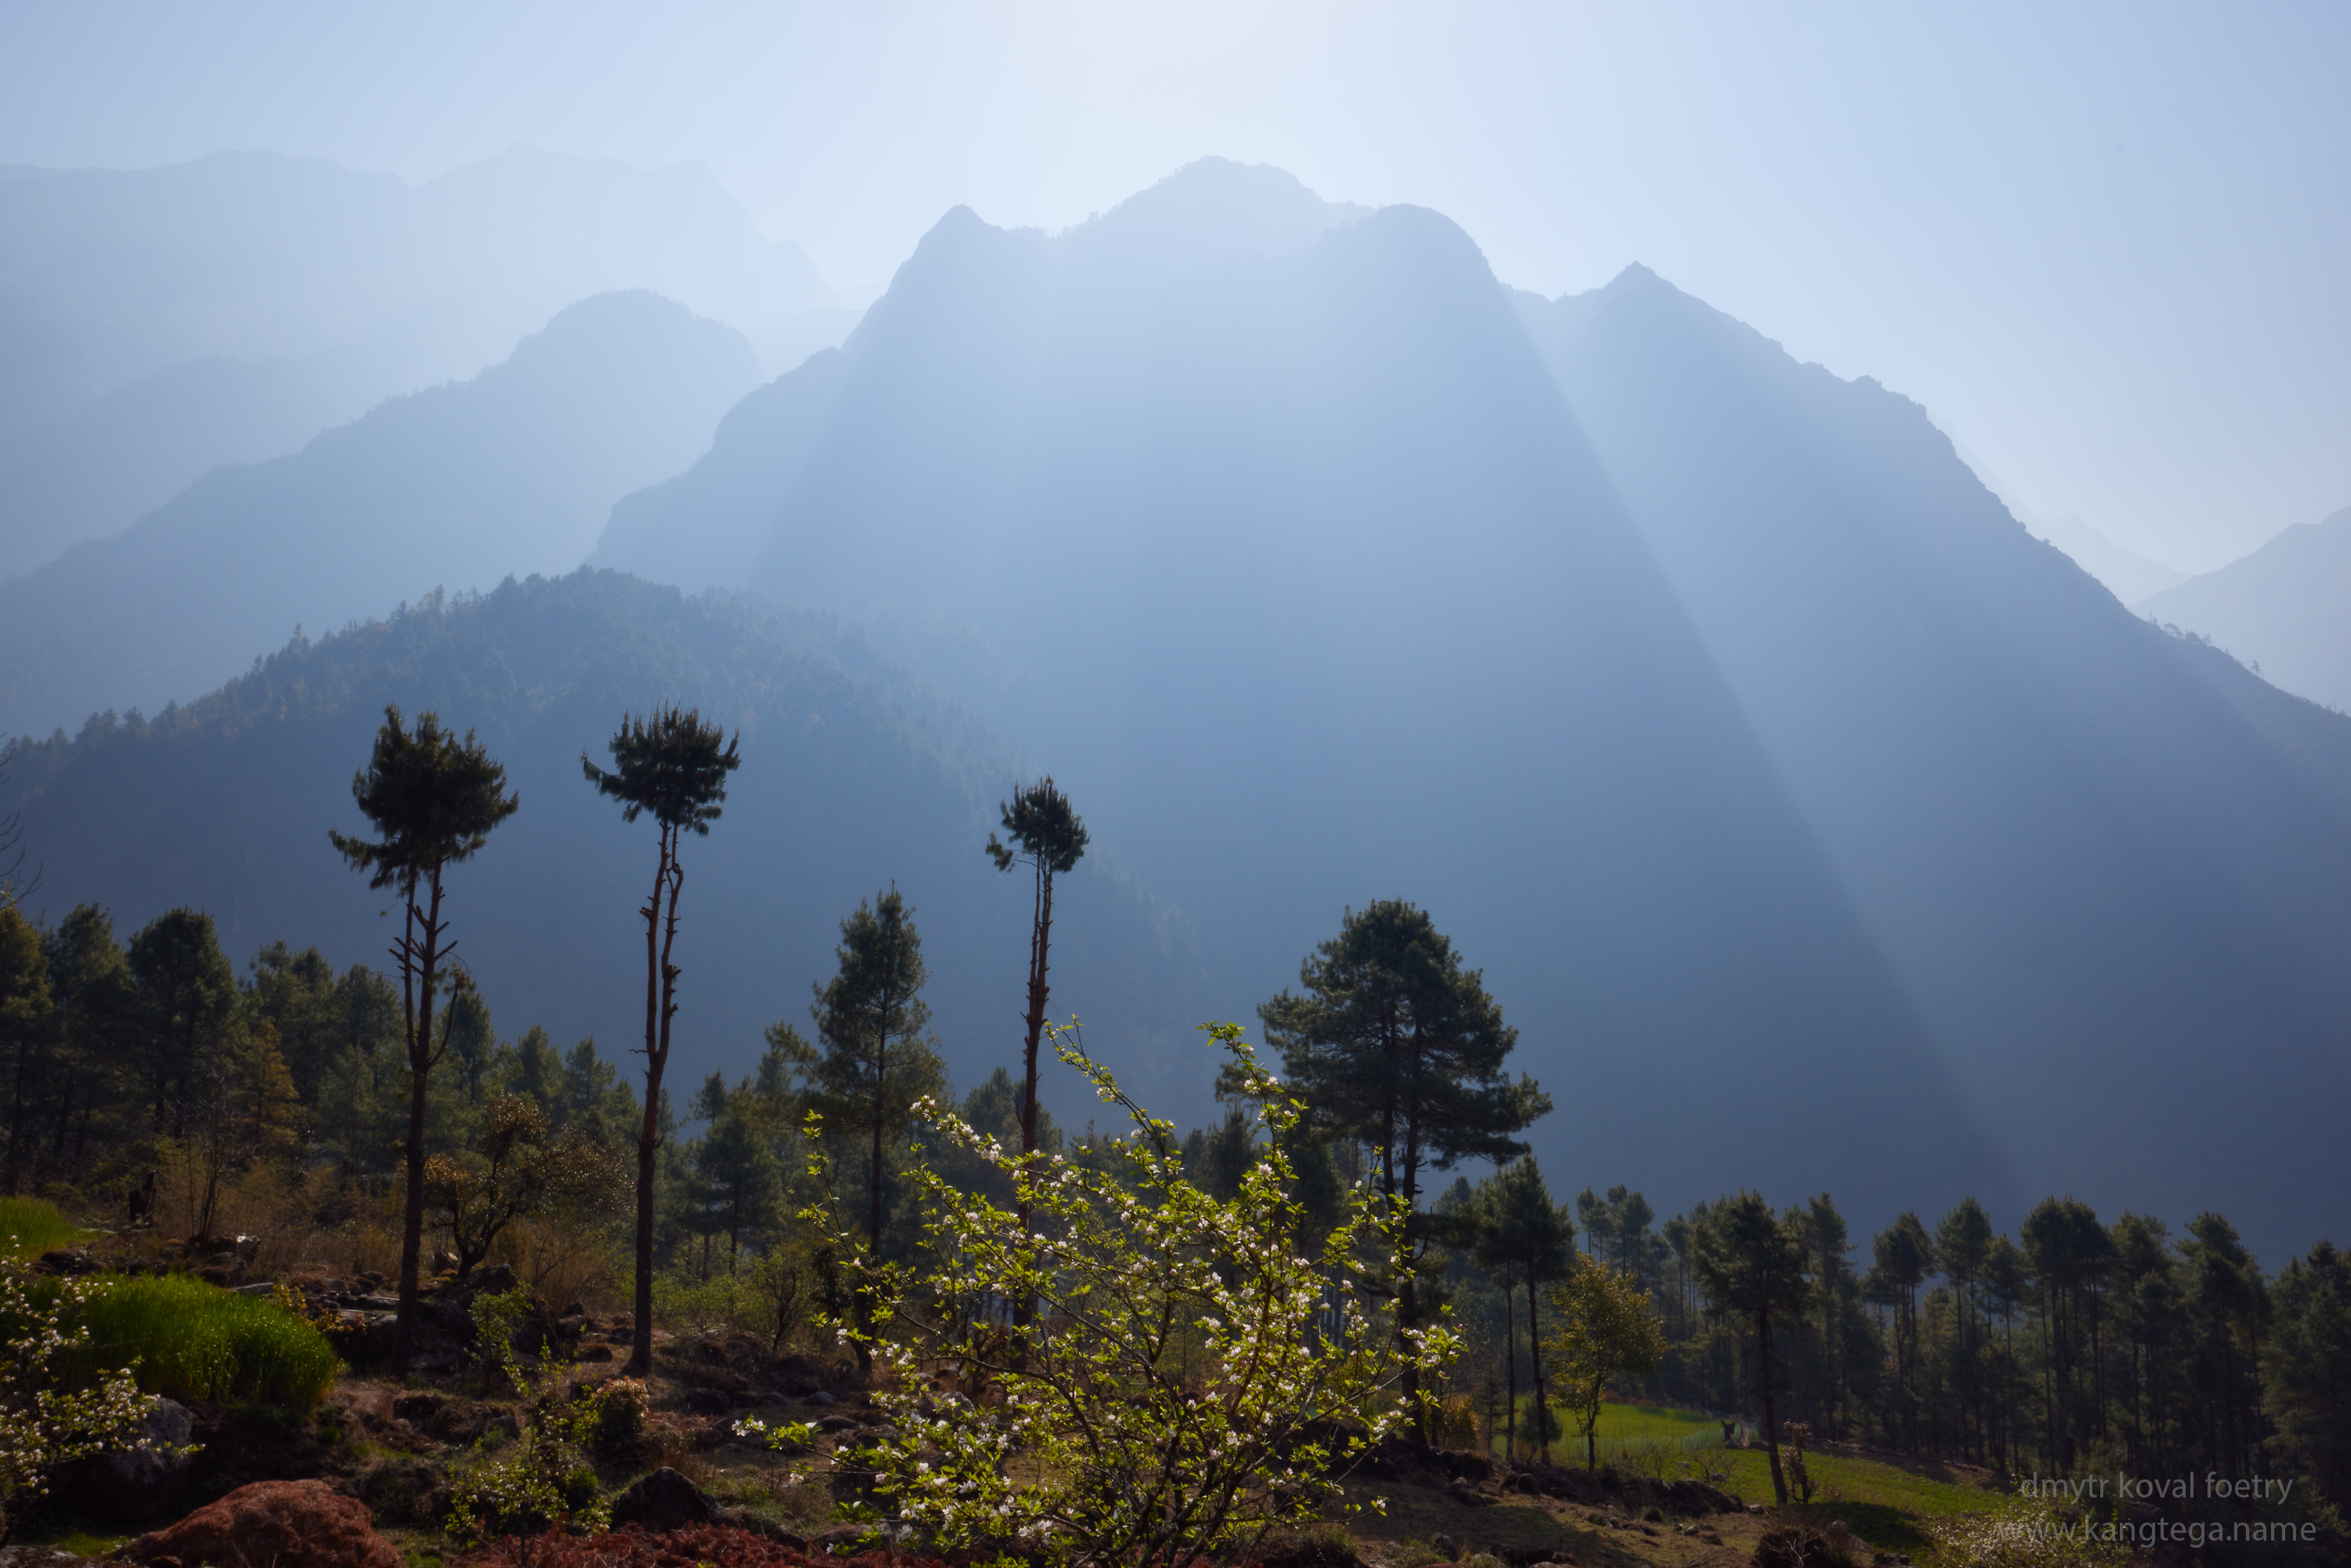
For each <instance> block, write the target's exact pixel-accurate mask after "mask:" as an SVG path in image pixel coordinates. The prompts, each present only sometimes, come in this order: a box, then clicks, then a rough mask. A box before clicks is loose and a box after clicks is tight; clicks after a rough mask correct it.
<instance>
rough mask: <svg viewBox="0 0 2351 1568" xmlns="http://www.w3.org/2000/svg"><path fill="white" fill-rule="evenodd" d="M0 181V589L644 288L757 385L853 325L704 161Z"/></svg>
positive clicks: (256, 162)
mask: <svg viewBox="0 0 2351 1568" xmlns="http://www.w3.org/2000/svg"><path fill="white" fill-rule="evenodd" d="M6 175H7V177H5V178H0V576H6V575H11V574H15V573H21V572H23V571H25V570H29V569H30V568H31V567H33V566H35V565H37V564H38V563H39V562H41V561H43V560H47V559H51V558H52V557H54V556H55V555H57V553H58V552H59V551H60V550H62V549H65V548H66V547H67V546H68V545H70V544H71V543H73V542H74V541H75V540H77V539H80V538H99V537H102V536H104V535H106V534H108V533H111V532H113V531H115V530H117V529H119V528H122V527H124V526H126V525H127V524H129V523H130V522H131V521H132V520H133V519H134V518H136V517H140V516H141V515H142V514H144V513H145V512H147V511H149V510H151V509H152V508H153V507H158V506H161V505H162V503H163V502H165V501H167V500H169V499H170V498H171V497H172V496H174V495H176V494H177V493H178V492H179V491H180V490H182V489H183V488H184V487H186V486H188V485H189V484H191V483H193V481H194V480H196V479H197V478H198V477H200V476H202V475H204V473H205V472H207V471H208V470H210V469H212V468H213V467H214V466H217V465H221V464H225V463H250V462H257V461H260V460H262V459H265V458H269V457H276V456H279V455H285V454H287V453H290V452H292V451H295V450H296V449H298V447H299V446H300V445H301V444H303V442H305V441H307V440H308V438H309V437H310V436H312V435H314V434H318V433H319V431H321V430H323V429H326V428H327V427H329V426H330V425H333V424H337V423H341V422H343V421H344V420H347V419H350V418H351V417H353V416H354V415H356V414H359V413H363V412H364V411H365V410H367V409H368V408H370V407H372V406H373V405H374V404H376V403H377V402H381V401H382V400H383V399H385V398H387V397H390V396H392V395H395V394H398V393H402V392H412V391H414V390H417V389H419V388H421V387H424V386H429V385H433V384H435V383H437V382H444V381H448V380H452V379H462V378H465V377H469V376H472V375H474V374H475V373H476V372H477V371H480V370H481V369H482V368H483V367H485V366H486V365H488V364H492V363H495V362H496V361H499V360H502V359H504V358H505V357H506V356H507V354H508V353H509V352H511V351H512V350H513V348H514V345H515V342H516V340H517V339H518V338H520V337H521V336H522V335H523V334H525V333H527V332H529V331H532V330H535V329H537V328H538V327H539V326H541V325H543V324H544V323H545V322H546V321H547V319H549V317H550V316H552V315H554V314H555V313H556V312H557V311H558V310H559V309H561V308H564V307H565V306H567V305H569V304H572V303H574V302H575V301H577V300H580V299H581V298H586V297H588V296H590V295H593V294H598V293H604V292H611V291H613V290H619V289H627V288H652V289H653V290H654V291H656V292H658V293H661V294H664V295H665V296H667V297H669V298H674V299H678V300H682V301H684V303H685V304H687V305H688V306H690V307H692V308H694V309H695V310H696V311H697V312H699V313H700V314H703V315H705V316H710V317H712V318H714V319H719V320H723V321H726V323H727V324H729V325H730V326H733V327H736V328H737V329H739V330H742V331H744V332H745V333H747V335H748V336H750V337H751V338H752V340H753V342H754V347H755V348H756V349H757V350H758V351H759V352H760V353H761V354H762V355H771V356H773V358H772V359H771V360H770V361H769V362H770V365H771V369H770V372H769V373H773V371H775V370H781V369H784V368H787V367H788V366H789V365H790V364H794V363H797V362H798V361H799V359H800V358H803V357H805V356H806V355H807V354H808V353H809V352H810V351H811V350H814V349H817V348H820V347H823V346H825V345H826V344H829V343H832V342H837V341H839V340H840V336H841V333H842V332H844V331H846V330H847V327H848V323H849V322H851V321H853V320H854V319H855V317H854V313H853V312H852V311H850V310H848V309H846V308H843V305H842V302H841V298H840V297H839V296H838V295H837V294H836V293H835V292H834V291H833V290H832V289H831V288H830V287H828V286H826V284H825V283H824V282H823V280H822V279H820V277H817V275H816V272H815V270H814V268H812V267H810V265H809V262H808V259H807V257H806V256H803V255H801V254H800V252H799V248H798V247H797V246H792V245H790V244H789V243H781V244H776V243H770V242H768V241H767V240H766V239H764V238H762V237H761V236H760V235H759V234H758V232H757V230H756V229H755V228H754V227H753V225H752V224H751V222H750V219H749V217H748V216H747V214H745V213H744V211H743V209H742V207H741V205H740V204H738V203H737V202H736V201H735V199H734V198H733V197H732V196H731V195H729V194H728V193H726V191H725V190H724V189H723V188H721V187H720V186H719V185H718V183H716V181H715V180H714V179H713V178H712V177H711V175H710V173H709V172H708V171H707V170H705V169H703V168H701V167H700V166H699V165H692V164H686V165H679V166H677V167H674V168H671V169H664V170H657V171H653V172H643V171H640V170H637V169H633V168H631V167H629V166H628V165H625V164H622V163H616V162H592V161H590V160H585V159H579V158H569V157H564V156H560V155H558V154H554V153H549V152H538V151H537V150H534V149H530V148H519V147H518V148H516V149H514V150H512V151H510V152H507V153H504V154H501V155H500V156H498V157H496V158H492V159H489V160H486V161H484V162H479V163H474V164H469V165H467V166H465V167H463V168H460V169H457V170H455V171H453V172H450V173H448V174H445V175H443V176H442V177H440V178H439V179H436V180H433V181H430V182H427V183H424V184H423V185H420V186H417V187H414V188H411V187H410V186H408V185H406V184H404V183H402V182H401V181H399V180H397V179H395V178H393V177H392V176H391V175H388V174H370V173H362V172H354V171H351V170H348V169H344V168H341V167H339V166H338V165H335V164H332V163H328V162H320V161H318V160H308V159H294V158H285V157H279V156H277V155H274V154H268V153H245V152H237V153H226V152H225V153H219V154H215V155H214V156H212V157H209V158H204V159H201V160H198V161H196V162H192V163H184V164H179V165H174V166H172V167H169V168H162V169H148V170H135V171H112V170H70V171H58V170H39V169H22V168H19V169H14V170H9V171H7V172H6Z"/></svg>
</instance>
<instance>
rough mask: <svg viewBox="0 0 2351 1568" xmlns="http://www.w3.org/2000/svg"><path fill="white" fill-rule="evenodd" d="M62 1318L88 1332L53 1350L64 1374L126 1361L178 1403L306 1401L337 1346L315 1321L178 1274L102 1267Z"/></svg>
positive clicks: (124, 1365) (104, 1369)
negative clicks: (109, 1271) (63, 1349)
mask: <svg viewBox="0 0 2351 1568" xmlns="http://www.w3.org/2000/svg"><path fill="white" fill-rule="evenodd" d="M68 1324H69V1326H71V1327H74V1328H78V1329H86V1330H87V1331H88V1333H89V1337H88V1339H87V1341H86V1342H85V1343H81V1344H79V1345H77V1346H75V1347H74V1348H73V1349H72V1350H70V1351H68V1352H67V1353H65V1354H63V1355H61V1356H60V1357H59V1364H60V1366H61V1368H62V1369H63V1370H65V1371H66V1372H67V1374H68V1375H71V1376H78V1377H79V1378H81V1379H83V1380H85V1381H94V1380H96V1379H97V1378H98V1377H99V1376H100V1375H103V1374H106V1373H110V1372H117V1371H121V1370H124V1369H129V1370H130V1371H131V1375H133V1376H134V1377H135V1378H136V1379H137V1380H138V1383H139V1386H140V1387H141V1389H143V1390H144V1391H146V1392H147V1393H150V1394H161V1395H164V1396H168V1397H170V1398H172V1399H177V1400H180V1401H182V1402H183V1403H185V1402H192V1401H202V1402H204V1403H207V1404H222V1405H227V1404H258V1405H277V1406H291V1407H295V1408H308V1406H312V1405H315V1404H317V1403H318V1401H319V1398H320V1397H321V1396H324V1395H325V1393H326V1392H327V1390H328V1388H329V1386H331V1385H333V1383H334V1381H335V1371H336V1362H335V1353H334V1351H333V1349H332V1348H331V1347H330V1346H329V1344H328V1343H327V1341H326V1336H324V1335H323V1334H321V1333H319V1331H318V1330H317V1329H316V1328H314V1327H312V1326H311V1325H310V1324H308V1323H307V1322H303V1321H302V1319H300V1318H299V1317H298V1316H296V1315H295V1314H294V1313H292V1312H287V1310H286V1309H285V1308H284V1307H281V1306H279V1305H278V1304H277V1303H276V1302H275V1301H266V1300H263V1299H260V1298H257V1297H253V1296H240V1295H237V1294H235V1292H233V1291H224V1290H221V1289H219V1288H218V1287H216V1286H213V1285H208V1284H205V1283H204V1281H201V1280H193V1279H190V1278H189V1277H188V1276H186V1275H184V1274H158V1275H141V1276H128V1275H120V1274H117V1275H109V1276H106V1277H104V1278H102V1279H100V1280H99V1281H95V1282H94V1284H93V1287H92V1288H91V1290H90V1291H89V1295H88V1297H87V1298H86V1299H84V1300H83V1301H80V1302H79V1303H78V1304H77V1305H76V1306H74V1307H73V1308H72V1309H71V1310H70V1312H68Z"/></svg>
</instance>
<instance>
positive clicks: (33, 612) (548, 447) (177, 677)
mask: <svg viewBox="0 0 2351 1568" xmlns="http://www.w3.org/2000/svg"><path fill="white" fill-rule="evenodd" d="M757 380H758V366H757V363H756V361H754V359H753V357H752V354H751V350H750V348H749V346H748V345H747V344H746V343H745V342H744V341H743V339H742V337H741V335H740V334H738V333H737V332H735V331H733V330H731V329H728V328H726V327H722V326H720V325H718V324H717V323H716V322H713V321H708V320H705V319H700V318H698V317H695V316H694V315H693V314H692V313H691V312H689V311H688V310H686V308H684V306H682V305H678V304H676V303H674V302H673V301H670V300H665V299H660V298H655V297H654V296H653V295H650V294H644V293H633V294H616V295H606V296H601V297H600V298H595V299H590V300H587V301H584V302H582V303H581V304H579V305H576V306H573V307H572V308H569V309H568V310H566V311H564V312H563V313H562V314H561V315H559V316H558V317H557V318H556V319H555V320H554V321H552V322H551V323H549V325H548V326H547V327H546V329H544V330H542V331H540V332H538V333H537V334H535V335H533V336H532V337H530V338H528V339H527V340H524V342H523V343H522V345H521V346H520V347H519V348H517V350H516V351H515V353H514V355H513V356H512V357H511V358H510V359H508V360H507V361H505V362H504V363H503V364H500V365H497V366H496V367H494V368H492V369H491V370H489V371H485V372H484V373H483V374H482V375H480V376H479V377H477V378H475V380H473V381H471V382H463V383H457V384H453V385H447V386H441V387H435V388H432V389H429V390H427V391H424V392H418V393H415V394H413V395H412V396H409V397H405V398H400V399H395V400H393V401H392V402H387V403H385V404H383V405H382V406H381V407H379V408H377V409H376V410H374V411H373V412H371V413H369V414H367V415H366V416H364V417H363V418H360V419H359V420H357V421H355V422H353V423H350V424H348V425H344V426H341V427H340V428H338V429H334V430H330V431H328V432H327V433H325V434H321V435H319V437H317V438H316V439H315V440H313V441H311V442H310V443H309V444H308V445H307V446H305V447H304V448H303V450H302V451H301V452H299V453H298V454H297V455H293V456H290V457H282V458H278V459H277V460H275V461H273V462H269V463H265V464H261V465H254V466H250V467H230V468H222V469H218V470H216V471H214V473H213V474H211V475H209V476H206V477H205V478H204V480H203V481H202V482H200V483H199V484H197V485H195V486H192V487H191V488H190V489H188V490H187V491H186V492H185V493H183V495H181V496H180V497H177V498H176V499H174V500H173V501H172V503H171V504H169V505H168V506H165V507H162V508H160V509H158V510H157V511H155V512H153V513H151V514H150V515H149V516H148V517H145V518H143V519H141V521H140V522H139V523H138V524H137V525H136V526H134V527H133V528H130V529H128V530H126V531H125V532H123V533H121V534H120V535H117V536H115V537H113V538H106V539H101V540H97V541H94V542H92V543H89V544H84V545H81V546H79V547H78V548H77V549H73V550H71V551H69V552H68V553H67V554H66V555H65V556H64V557H63V558H62V559H58V560H57V561H54V562H51V563H50V564H49V565H47V566H45V567H42V568H41V569H39V570H37V571H34V572H32V573H31V574H29V575H28V576H26V577H23V578H19V579H16V580H12V581H8V582H5V583H0V728H5V729H15V730H19V731H29V732H32V733H37V734H38V733H46V732H47V731H48V730H50V729H51V728H54V727H59V726H64V727H75V726H78V724H79V723H80V722H81V720H82V719H83V718H84V717H85V716H88V715H89V714H90V713H92V712H94V711H96V710H98V709H100V708H116V709H120V708H126V707H130V706H140V707H143V708H146V709H147V710H149V711H150V712H152V711H153V710H154V709H155V708H157V707H160V706H162V705H163V704H164V703H165V702H167V701H172V700H174V699H177V700H181V701H185V700H188V699H191V698H193V697H194V696H196V695H200V694H201V693H203V692H204V691H205V690H206V689H207V688H208V687H211V686H214V685H218V684H219V683H220V682H221V681H223V680H225V679H227V678H228V677H229V676H231V675H232V674H235V673H236V672H237V671H238V670H240V669H242V668H244V667H245V666H246V664H248V663H249V662H250V661H251V660H252V658H253V657H254V655H255V653H256V652H257V650H256V647H255V644H256V642H259V643H264V644H265V645H266V643H272V642H275V641H277V640H278V639H281V638H283V637H284V636H285V635H286V634H287V633H288V632H292V631H293V630H294V629H295V627H296V626H297V625H302V626H308V627H313V628H318V629H321V630H325V629H332V628H336V627H340V626H342V625H344V624H345V623H347V622H353V621H358V620H361V619H364V618H366V617H368V616H370V615H373V614H378V613H381V612H382V611H384V610H385V609H387V608H389V605H390V604H391V603H398V602H400V601H402V600H414V599H419V598H421V597H422V596H423V595H424V594H425V593H427V592H429V591H432V590H434V589H435V588H441V587H446V588H450V589H453V590H455V589H466V588H477V587H486V586H490V585H493V584H495V583H496V582H497V581H498V580H499V579H501V578H503V577H507V576H509V575H514V576H527V575H528V574H530V573H532V572H561V571H567V570H570V569H571V568H572V567H573V566H574V565H576V564H577V563H578V561H579V560H580V557H581V556H583V555H584V554H586V553H587V550H588V549H589V547H590V545H591V544H592V543H593V541H594V539H595V538H596V535H597V532H598V529H599V528H600V527H601V523H602V520H603V518H604V517H605V515H606V513H607V511H608V510H609V508H610V507H611V505H612V502H613V500H614V498H615V497H618V496H620V495H622V494H623V493H625V492H627V491H629V490H632V489H633V488H635V487H637V486H642V485H643V484H645V483H646V482H648V481H649V480H652V479H653V478H656V477H659V476H662V475H664V474H666V473H670V472H672V471H674V470H675V469H676V468H678V467H680V466H682V465H685V464H687V463H689V462H691V461H692V460H693V459H694V458H695V456H696V455H698V454H700V453H701V452H702V451H703V450H704V449H705V446H706V445H707V444H708V441H709V433H710V430H711V428H712V427H713V426H714V425H715V424H716V422H717V420H718V417H719V415H720V414H721V413H723V412H724V411H725V410H726V407H727V406H728V405H729V404H730V403H732V402H735V401H736V400H737V398H739V397H740V396H741V395H742V394H743V392H745V391H746V390H747V389H748V388H750V387H751V386H752V385H753V384H754V383H755V382H757Z"/></svg>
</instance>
